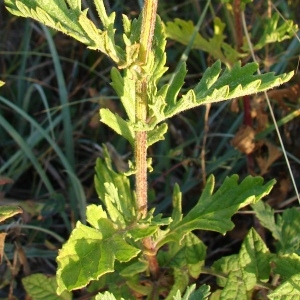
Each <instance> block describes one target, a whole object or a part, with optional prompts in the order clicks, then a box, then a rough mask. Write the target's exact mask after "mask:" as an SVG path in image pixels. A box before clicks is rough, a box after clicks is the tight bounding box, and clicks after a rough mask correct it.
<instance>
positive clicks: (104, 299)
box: [95, 292, 125, 300]
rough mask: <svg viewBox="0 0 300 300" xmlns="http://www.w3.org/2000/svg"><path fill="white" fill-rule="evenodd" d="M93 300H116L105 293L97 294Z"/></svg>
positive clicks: (110, 294) (122, 299) (111, 295)
mask: <svg viewBox="0 0 300 300" xmlns="http://www.w3.org/2000/svg"><path fill="white" fill-rule="evenodd" d="M95 300H117V299H116V297H115V296H114V295H113V294H112V293H110V292H105V293H104V294H102V293H99V294H97V296H96V298H95ZM120 300H125V299H124V298H121V299H120Z"/></svg>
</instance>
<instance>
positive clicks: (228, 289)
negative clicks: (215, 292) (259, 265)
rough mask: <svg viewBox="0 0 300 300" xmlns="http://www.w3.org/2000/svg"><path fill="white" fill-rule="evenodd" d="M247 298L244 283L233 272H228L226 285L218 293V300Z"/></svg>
mask: <svg viewBox="0 0 300 300" xmlns="http://www.w3.org/2000/svg"><path fill="white" fill-rule="evenodd" d="M227 299H231V300H240V299H248V297H247V290H246V286H245V283H244V282H243V281H241V280H239V277H238V276H237V275H236V273H235V272H230V273H229V276H228V279H227V281H226V285H225V287H224V289H223V290H222V292H221V294H220V300H227Z"/></svg>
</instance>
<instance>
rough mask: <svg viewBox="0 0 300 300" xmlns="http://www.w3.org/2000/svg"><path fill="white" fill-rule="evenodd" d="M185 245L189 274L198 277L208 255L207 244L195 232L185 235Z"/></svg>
mask: <svg viewBox="0 0 300 300" xmlns="http://www.w3.org/2000/svg"><path fill="white" fill-rule="evenodd" d="M183 245H184V250H185V259H186V262H187V267H188V270H189V275H190V276H191V277H193V278H195V279H197V278H198V276H199V275H200V273H201V268H202V266H203V265H204V261H205V257H206V246H205V245H204V243H203V242H202V241H201V240H200V239H199V238H198V237H197V236H196V235H195V234H193V233H189V234H187V235H186V236H185V238H184V241H183Z"/></svg>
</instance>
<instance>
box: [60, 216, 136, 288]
mask: <svg viewBox="0 0 300 300" xmlns="http://www.w3.org/2000/svg"><path fill="white" fill-rule="evenodd" d="M110 230H111V228H109V229H108V231H110ZM139 252H140V249H137V248H135V247H133V246H131V245H129V244H128V243H127V242H126V241H125V239H124V233H122V232H118V231H117V230H116V231H115V233H114V234H113V235H109V236H105V235H104V234H103V233H102V231H100V230H96V229H94V228H90V227H88V226H85V225H83V224H81V223H80V222H79V221H78V222H77V224H76V228H75V229H74V230H73V231H72V233H71V236H70V238H69V240H68V241H67V243H66V244H64V245H63V247H62V249H61V250H60V251H59V254H58V257H57V263H58V270H57V283H58V288H57V293H58V294H61V293H62V292H63V291H65V290H68V291H71V290H73V289H78V288H82V287H84V286H86V285H87V284H88V283H89V282H90V281H91V280H97V279H98V278H100V277H101V276H102V275H104V274H106V273H109V272H113V271H114V263H115V260H118V261H120V262H127V261H129V260H131V259H132V258H134V257H136V256H137V254H138V253H139ZM95 262H96V263H95Z"/></svg>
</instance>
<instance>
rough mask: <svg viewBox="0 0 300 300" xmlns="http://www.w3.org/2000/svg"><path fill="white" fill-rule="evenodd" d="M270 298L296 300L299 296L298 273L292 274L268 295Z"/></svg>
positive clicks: (273, 299)
mask: <svg viewBox="0 0 300 300" xmlns="http://www.w3.org/2000/svg"><path fill="white" fill-rule="evenodd" d="M268 298H269V299H270V300H296V299H299V298H300V274H299V273H298V274H296V275H294V276H292V277H291V278H290V279H289V280H287V281H286V282H284V283H283V284H281V285H280V286H279V287H278V288H277V289H275V290H274V291H273V292H272V293H270V294H269V295H268Z"/></svg>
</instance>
